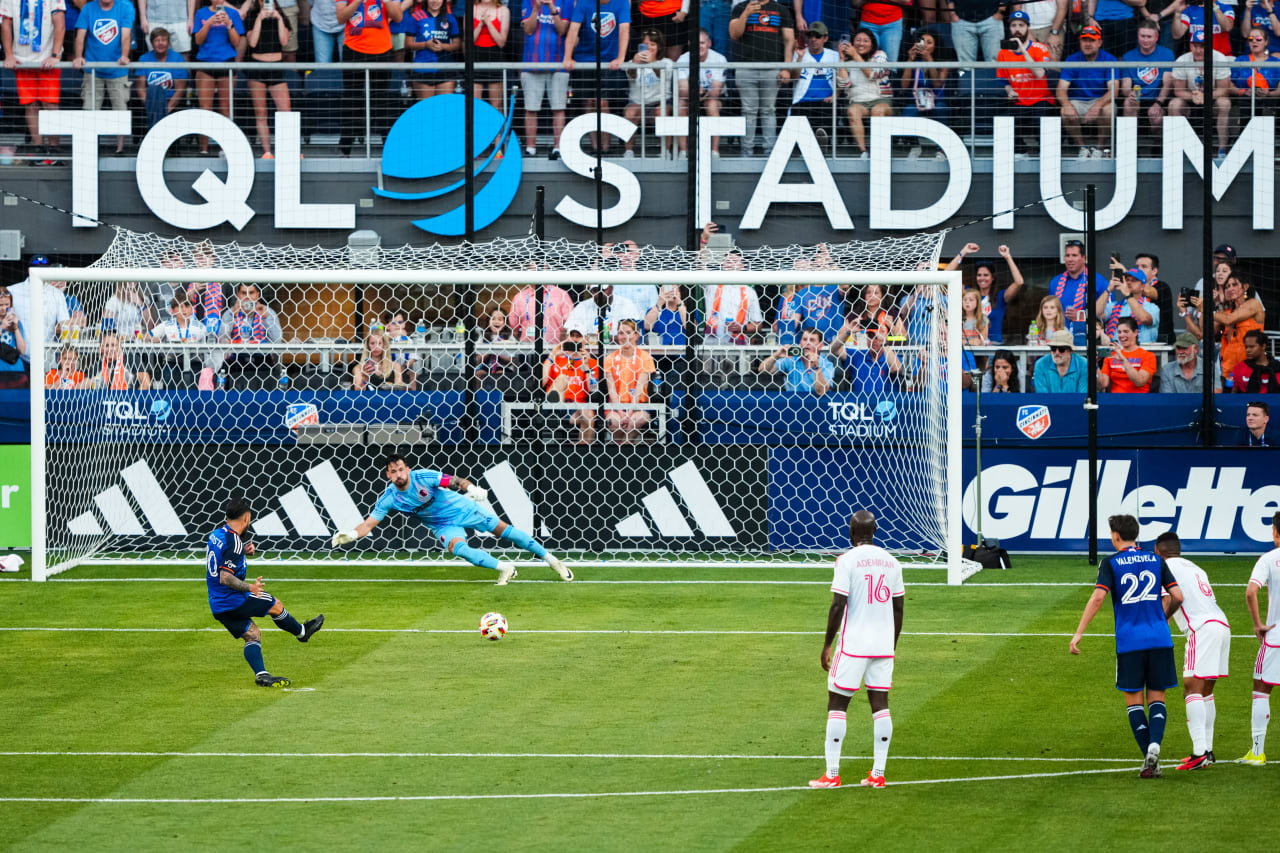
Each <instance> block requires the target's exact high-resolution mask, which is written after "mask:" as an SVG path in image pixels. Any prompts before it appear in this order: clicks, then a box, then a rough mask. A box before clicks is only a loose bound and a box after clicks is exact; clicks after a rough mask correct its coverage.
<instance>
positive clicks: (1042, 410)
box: [1017, 406, 1051, 440]
mask: <svg viewBox="0 0 1280 853" xmlns="http://www.w3.org/2000/svg"><path fill="white" fill-rule="evenodd" d="M1050 423H1051V421H1050V418H1049V407H1048V406H1021V407H1019V409H1018V420H1017V424H1018V430H1019V431H1020V432H1021V433H1022V434H1023V435H1025V436H1026V437H1027V438H1030V439H1032V440H1035V439H1037V438H1039V437H1040V436H1042V435H1044V434H1045V432H1047V431H1048V429H1049V425H1050Z"/></svg>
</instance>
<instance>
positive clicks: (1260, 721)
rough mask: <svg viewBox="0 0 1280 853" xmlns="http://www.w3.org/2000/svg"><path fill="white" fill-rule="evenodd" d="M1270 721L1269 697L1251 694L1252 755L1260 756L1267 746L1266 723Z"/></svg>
mask: <svg viewBox="0 0 1280 853" xmlns="http://www.w3.org/2000/svg"><path fill="white" fill-rule="evenodd" d="M1270 719H1271V695H1270V694H1268V693H1259V692H1257V691H1254V694H1253V718H1252V720H1251V722H1252V725H1251V726H1250V728H1251V729H1252V730H1253V754H1254V755H1262V754H1263V753H1264V752H1266V746H1267V721H1268V720H1270Z"/></svg>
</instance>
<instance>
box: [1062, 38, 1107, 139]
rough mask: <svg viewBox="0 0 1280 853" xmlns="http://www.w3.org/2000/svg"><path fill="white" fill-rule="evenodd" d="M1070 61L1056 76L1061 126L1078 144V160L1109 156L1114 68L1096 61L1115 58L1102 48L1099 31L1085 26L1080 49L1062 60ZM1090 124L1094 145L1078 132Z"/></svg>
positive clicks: (1101, 61)
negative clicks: (1094, 132)
mask: <svg viewBox="0 0 1280 853" xmlns="http://www.w3.org/2000/svg"><path fill="white" fill-rule="evenodd" d="M1066 61H1067V62H1069V63H1072V64H1071V65H1070V66H1068V67H1066V68H1064V69H1062V72H1061V74H1059V75H1058V92H1057V95H1058V106H1059V107H1060V108H1061V111H1062V126H1063V128H1064V129H1065V130H1066V132H1067V135H1068V136H1070V137H1071V141H1072V142H1073V143H1075V144H1076V145H1078V146H1080V159H1082V160H1085V159H1089V158H1094V159H1097V158H1099V157H1110V156H1111V110H1112V106H1113V103H1112V102H1113V101H1114V99H1115V93H1116V81H1115V79H1114V78H1115V73H1116V72H1115V70H1114V69H1111V68H1102V67H1099V63H1104V62H1115V61H1116V58H1115V57H1114V56H1112V55H1111V54H1110V53H1108V52H1107V51H1105V50H1103V49H1102V33H1101V32H1100V31H1099V30H1098V28H1097V27H1094V26H1089V27H1085V28H1084V30H1082V31H1081V33H1080V50H1078V51H1076V52H1075V53H1073V54H1071V55H1070V56H1068V57H1067V59H1066ZM1084 127H1093V128H1094V130H1095V131H1096V134H1097V137H1096V141H1097V144H1096V145H1093V146H1089V145H1085V137H1084V134H1083V131H1082V128H1084Z"/></svg>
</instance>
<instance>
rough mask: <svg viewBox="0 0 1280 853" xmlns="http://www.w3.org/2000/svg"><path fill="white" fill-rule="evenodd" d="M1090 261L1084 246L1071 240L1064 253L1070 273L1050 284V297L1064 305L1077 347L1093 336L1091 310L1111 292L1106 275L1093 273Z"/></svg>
mask: <svg viewBox="0 0 1280 853" xmlns="http://www.w3.org/2000/svg"><path fill="white" fill-rule="evenodd" d="M1088 264H1089V259H1088V258H1087V257H1085V254H1084V243H1081V242H1080V241H1079V240H1068V241H1067V242H1066V245H1065V246H1064V247H1063V250H1062V265H1063V266H1064V267H1066V269H1065V270H1064V271H1063V272H1061V273H1058V275H1056V276H1054V277H1053V279H1052V280H1051V281H1050V282H1049V295H1051V296H1056V297H1058V300H1059V301H1060V302H1061V303H1062V308H1063V316H1064V317H1066V321H1067V328H1068V329H1069V330H1070V331H1071V333H1072V334H1073V335H1075V336H1076V343H1077V344H1078V345H1080V346H1083V345H1084V342H1085V335H1086V334H1088V332H1089V314H1090V311H1089V306H1090V305H1092V304H1093V303H1094V302H1095V301H1096V300H1097V298H1098V297H1099V296H1101V295H1102V294H1103V293H1105V292H1106V290H1107V286H1108V284H1107V280H1106V279H1105V278H1103V277H1102V273H1093V274H1092V275H1090V273H1089V266H1088Z"/></svg>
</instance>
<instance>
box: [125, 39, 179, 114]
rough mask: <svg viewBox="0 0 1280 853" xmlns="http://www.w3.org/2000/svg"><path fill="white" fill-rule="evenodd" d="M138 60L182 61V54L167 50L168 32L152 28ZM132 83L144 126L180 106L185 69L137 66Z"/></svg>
mask: <svg viewBox="0 0 1280 853" xmlns="http://www.w3.org/2000/svg"><path fill="white" fill-rule="evenodd" d="M138 61H139V62H165V63H169V62H173V63H178V62H184V61H185V59H184V57H183V56H182V54H180V53H178V52H177V51H176V50H169V31H168V30H166V29H164V28H163V27H156V28H155V29H154V30H152V31H151V50H149V51H148V52H146V53H144V54H142V57H141V58H140V59H139V60H138ZM133 79H134V86H135V89H136V90H137V95H138V100H139V101H141V102H142V108H143V111H144V112H145V113H146V116H147V127H148V128H152V127H155V125H156V122H158V121H160V119H162V118H164V117H165V116H167V115H168V114H169V113H171V112H173V111H174V109H176V108H177V107H179V106H181V104H182V99H183V96H184V95H186V93H187V70H186V69H185V68H179V67H178V66H177V65H175V66H174V67H173V68H139V69H138V70H137V71H136V72H135V73H134V78H133Z"/></svg>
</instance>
